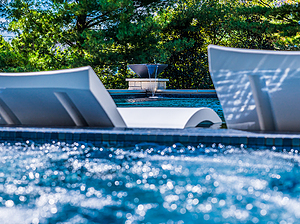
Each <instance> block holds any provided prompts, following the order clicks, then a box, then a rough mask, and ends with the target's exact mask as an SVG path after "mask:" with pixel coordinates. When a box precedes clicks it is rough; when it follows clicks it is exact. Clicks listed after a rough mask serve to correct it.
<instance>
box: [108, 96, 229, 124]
mask: <svg viewBox="0 0 300 224" xmlns="http://www.w3.org/2000/svg"><path fill="white" fill-rule="evenodd" d="M114 101H115V103H116V105H117V106H118V107H209V108H211V109H213V110H214V111H215V112H216V113H217V114H218V115H219V117H220V118H221V119H222V120H223V121H224V115H223V110H222V107H221V104H220V101H219V99H218V98H216V97H206V98H170V97H158V98H154V99H151V98H116V99H114Z"/></svg>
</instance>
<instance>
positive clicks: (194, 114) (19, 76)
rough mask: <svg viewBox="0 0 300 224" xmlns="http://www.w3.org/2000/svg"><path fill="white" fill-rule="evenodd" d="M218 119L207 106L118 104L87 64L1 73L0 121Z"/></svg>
mask: <svg viewBox="0 0 300 224" xmlns="http://www.w3.org/2000/svg"><path fill="white" fill-rule="evenodd" d="M205 121H209V122H211V123H219V122H221V120H220V118H219V117H218V115H217V114H216V113H215V112H214V111H213V110H211V109H209V108H117V107H116V105H115V103H114V101H113V99H112V98H111V96H110V95H109V93H108V92H107V90H106V89H105V87H104V86H103V84H102V83H101V81H100V80H99V78H98V77H97V75H96V74H95V72H94V71H93V69H92V68H91V67H82V68H76V69H67V70H60V71H49V72H33V73H14V74H9V73H0V125H17V126H52V127H54V126H65V127H67V126H83V127H141V128H147V127H149V128H188V127H196V126H197V125H198V124H199V123H202V122H205Z"/></svg>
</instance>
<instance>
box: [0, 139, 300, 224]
mask: <svg viewBox="0 0 300 224" xmlns="http://www.w3.org/2000/svg"><path fill="white" fill-rule="evenodd" d="M0 164H1V166H0V204H1V206H0V223H10V224H11V223H18V224H19V223H74V224H75V223H76V224H77V223H126V224H129V223H168V224H171V223H269V224H271V223H274V224H275V223H281V224H284V223H299V218H300V197H299V196H300V168H299V165H300V156H299V154H298V152H297V151H290V152H286V151H278V150H276V149H275V148H273V149H261V150H254V149H246V148H244V147H243V146H241V147H239V148H234V147H230V146H227V147H225V146H223V145H212V146H210V147H204V146H203V145H201V144H200V145H198V146H197V147H192V146H183V145H180V144H174V145H170V146H164V145H156V144H147V143H141V144H138V145H133V146H128V147H123V148H119V147H117V146H115V147H112V146H107V145H106V147H104V146H103V147H101V148H96V147H93V146H91V145H86V144H79V143H74V144H72V145H68V144H65V143H60V142H56V143H55V142H54V143H51V144H44V145H37V144H34V143H33V142H27V143H15V144H1V145H0Z"/></svg>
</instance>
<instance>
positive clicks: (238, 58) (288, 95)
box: [208, 45, 300, 131]
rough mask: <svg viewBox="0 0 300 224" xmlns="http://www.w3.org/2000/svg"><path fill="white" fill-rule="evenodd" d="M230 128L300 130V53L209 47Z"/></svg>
mask: <svg viewBox="0 0 300 224" xmlns="http://www.w3.org/2000/svg"><path fill="white" fill-rule="evenodd" d="M208 55H209V70H210V74H211V77H212V80H213V83H214V85H215V88H216V91H217V94H218V97H219V100H220V102H221V105H222V108H223V112H224V116H225V121H226V124H227V127H228V128H233V129H241V130H262V131H300V104H299V99H300V52H286V51H268V50H246V49H235V48H227V47H220V46H214V45H210V46H208Z"/></svg>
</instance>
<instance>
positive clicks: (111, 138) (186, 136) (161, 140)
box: [0, 127, 300, 150]
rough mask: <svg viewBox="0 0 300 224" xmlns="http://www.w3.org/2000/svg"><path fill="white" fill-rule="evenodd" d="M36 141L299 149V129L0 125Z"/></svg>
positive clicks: (4, 137) (13, 136) (10, 134)
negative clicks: (256, 129)
mask: <svg viewBox="0 0 300 224" xmlns="http://www.w3.org/2000/svg"><path fill="white" fill-rule="evenodd" d="M27 140H29V141H34V142H36V143H48V142H49V143H50V142H52V141H59V142H67V143H73V142H86V143H91V144H93V145H94V146H96V147H99V146H103V144H106V143H108V144H110V145H116V144H117V145H121V146H124V145H132V144H136V143H146V142H147V143H158V144H164V145H169V146H171V145H172V144H174V143H182V144H183V145H185V146H188V145H198V144H204V145H206V146H208V147H209V146H211V145H212V144H214V143H216V144H218V143H221V144H223V145H233V146H240V145H242V144H243V145H244V146H247V147H252V148H256V147H259V148H261V147H263V148H270V149H271V148H272V147H273V146H275V147H276V148H277V149H287V150H289V149H294V150H300V133H255V132H247V131H238V130H229V129H212V128H189V129H142V128H134V129H133V128H121V129H120V128H101V129H100V128H35V127H0V142H16V141H17V142H25V141H27Z"/></svg>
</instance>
